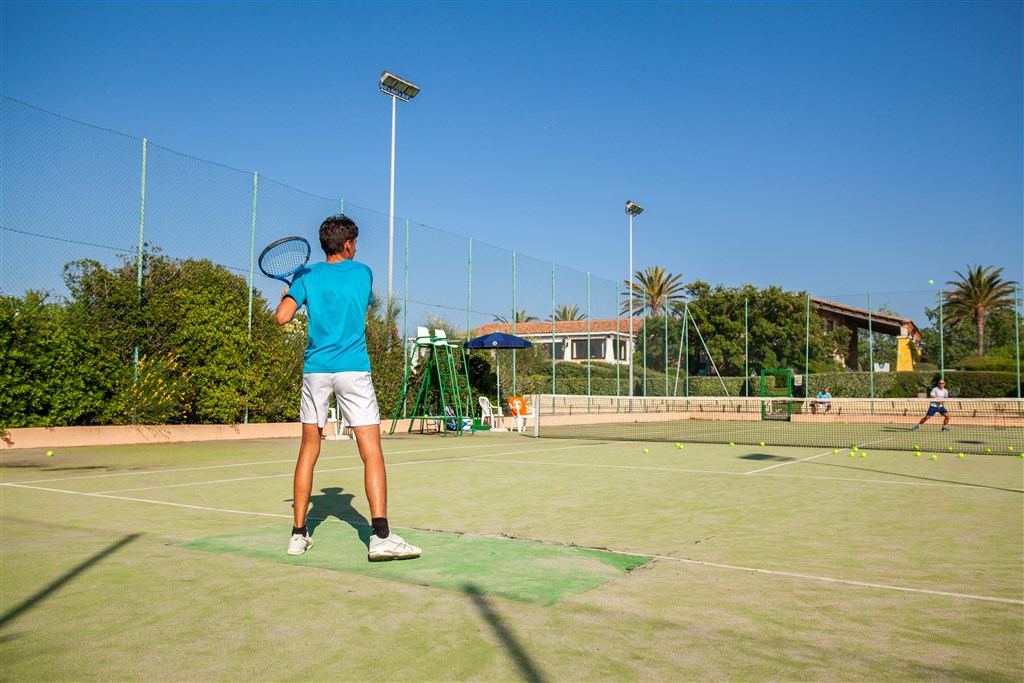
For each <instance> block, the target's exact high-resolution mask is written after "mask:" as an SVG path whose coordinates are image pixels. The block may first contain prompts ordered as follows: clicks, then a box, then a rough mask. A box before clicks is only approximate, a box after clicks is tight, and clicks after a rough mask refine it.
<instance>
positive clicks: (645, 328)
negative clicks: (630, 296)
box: [640, 292, 647, 398]
mask: <svg viewBox="0 0 1024 683" xmlns="http://www.w3.org/2000/svg"><path fill="white" fill-rule="evenodd" d="M640 330H641V333H642V334H643V336H644V393H643V396H644V398H647V293H646V292H644V322H643V325H641V326H640Z"/></svg>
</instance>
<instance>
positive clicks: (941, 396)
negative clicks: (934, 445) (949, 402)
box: [914, 379, 949, 432]
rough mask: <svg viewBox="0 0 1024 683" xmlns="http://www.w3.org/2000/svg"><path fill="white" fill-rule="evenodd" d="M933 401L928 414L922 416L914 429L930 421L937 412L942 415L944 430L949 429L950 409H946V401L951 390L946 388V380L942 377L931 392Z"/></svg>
mask: <svg viewBox="0 0 1024 683" xmlns="http://www.w3.org/2000/svg"><path fill="white" fill-rule="evenodd" d="M930 396H931V399H932V402H931V405H929V406H928V414H927V415H925V416H924V417H922V418H921V421H920V422H918V423H917V424H916V425H914V429H915V430H916V429H920V428H921V425H923V424H924V423H925V422H927V421H928V418H930V417H931V416H932V415H935V414H936V413H938V414H940V415H942V431H944V432H948V431H949V411H948V410H946V406H945V405H944V401H945V400H946V399H947V398H949V390H948V389H946V380H944V379H940V380H939V383H938V385H936V386H935V388H933V389H932V393H931V394H930Z"/></svg>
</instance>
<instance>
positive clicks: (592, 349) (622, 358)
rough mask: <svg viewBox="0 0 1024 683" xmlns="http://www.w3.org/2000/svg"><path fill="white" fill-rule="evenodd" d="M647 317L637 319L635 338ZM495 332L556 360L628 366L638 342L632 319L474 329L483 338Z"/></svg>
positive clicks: (564, 321)
mask: <svg viewBox="0 0 1024 683" xmlns="http://www.w3.org/2000/svg"><path fill="white" fill-rule="evenodd" d="M642 328H643V318H633V336H634V337H638V336H639V335H640V331H641V329H642ZM492 332H504V333H505V334H514V335H516V336H517V337H522V338H523V339H527V340H529V341H530V342H532V343H533V345H534V346H537V347H539V348H541V349H544V351H545V353H546V354H547V357H548V358H551V356H552V352H553V353H554V357H555V360H566V361H585V360H598V361H604V362H605V363H618V364H621V365H625V364H626V363H627V362H628V361H627V359H628V358H630V357H631V356H632V353H633V346H634V342H633V340H631V339H630V338H629V318H619V319H618V320H616V319H615V318H607V319H604V320H562V321H555V322H551V321H550V320H548V321H542V322H530V323H516V324H515V331H514V332H513V330H512V323H489V324H487V325H483V326H481V327H478V328H476V329H475V330H473V336H474V337H479V336H481V335H484V334H491V333H492Z"/></svg>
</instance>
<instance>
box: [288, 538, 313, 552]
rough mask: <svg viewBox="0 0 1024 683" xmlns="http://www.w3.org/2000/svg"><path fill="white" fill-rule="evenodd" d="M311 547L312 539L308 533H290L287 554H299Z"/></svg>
mask: <svg viewBox="0 0 1024 683" xmlns="http://www.w3.org/2000/svg"><path fill="white" fill-rule="evenodd" d="M312 547H313V539H312V538H310V537H309V534H306V535H305V536H303V535H302V534H292V540H290V541H288V554H289V555H301V554H302V553H304V552H306V551H307V550H309V549H310V548H312Z"/></svg>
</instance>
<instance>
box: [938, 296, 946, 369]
mask: <svg viewBox="0 0 1024 683" xmlns="http://www.w3.org/2000/svg"><path fill="white" fill-rule="evenodd" d="M939 287H940V289H939V378H940V379H942V380H945V379H946V346H945V325H943V323H942V289H941V285H939Z"/></svg>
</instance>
